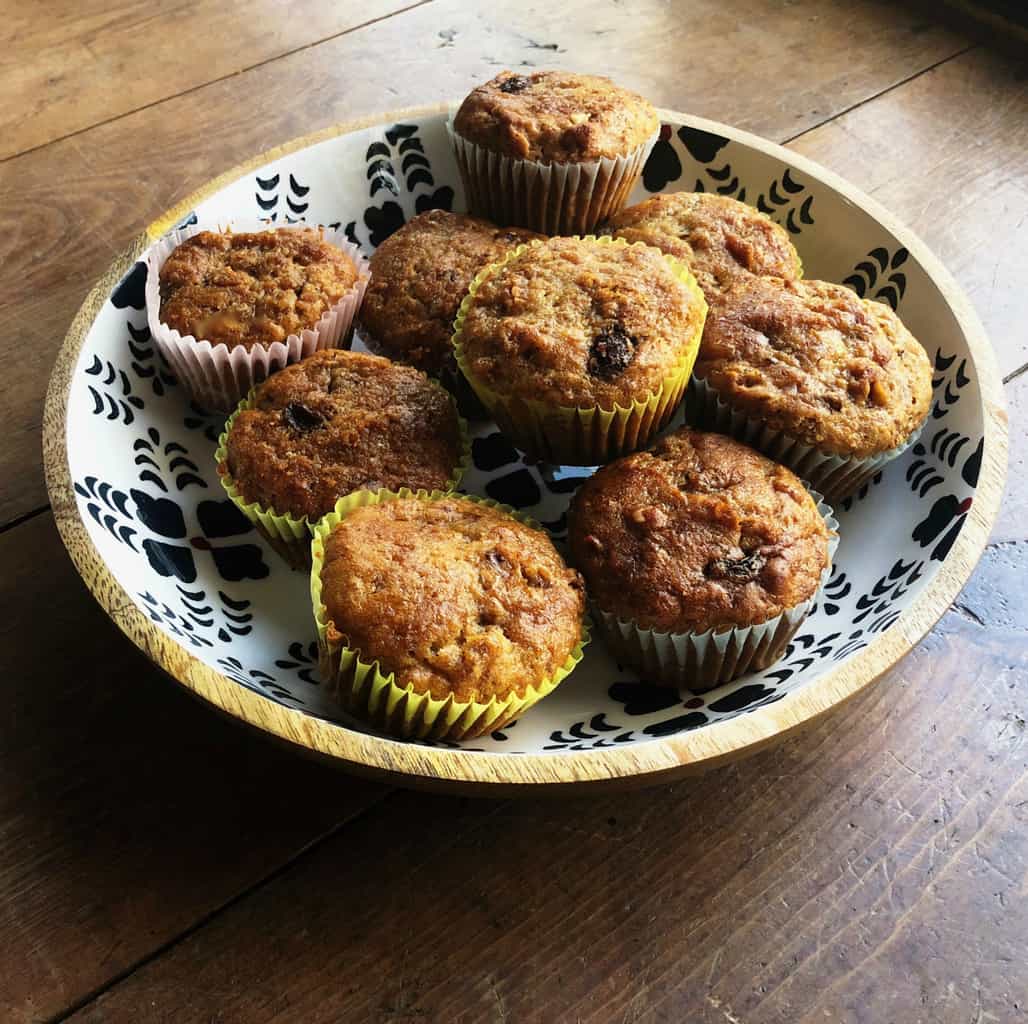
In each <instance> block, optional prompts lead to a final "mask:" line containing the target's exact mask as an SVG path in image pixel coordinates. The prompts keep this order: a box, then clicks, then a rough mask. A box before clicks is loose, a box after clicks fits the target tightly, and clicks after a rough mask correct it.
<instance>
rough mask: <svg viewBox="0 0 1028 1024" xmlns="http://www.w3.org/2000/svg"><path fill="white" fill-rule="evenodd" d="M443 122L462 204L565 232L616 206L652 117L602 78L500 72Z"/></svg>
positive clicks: (653, 129) (642, 152)
mask: <svg viewBox="0 0 1028 1024" xmlns="http://www.w3.org/2000/svg"><path fill="white" fill-rule="evenodd" d="M450 129H451V130H450V138H451V141H452V142H453V147H454V152H455V154H456V157H457V165H458V167H459V168H460V172H461V177H462V178H463V180H464V189H465V192H466V193H467V197H468V203H469V204H470V208H471V212H472V213H475V214H478V215H479V216H482V217H488V218H489V219H490V220H492V221H495V222H496V223H497V224H503V225H510V224H516V225H518V226H520V227H525V228H531V229H532V230H533V231H542V232H543V233H544V234H548V235H558V234H564V235H567V234H584V233H585V232H587V231H591V230H592V229H593V228H594V227H595V226H596V225H597V224H598V223H600V222H601V221H603V220H605V219H607V218H608V217H611V216H613V215H614V214H615V213H617V211H618V210H620V209H621V207H623V206H624V205H625V202H626V201H627V199H628V195H629V193H630V192H631V191H632V187H633V185H635V182H636V180H637V179H638V177H639V175H640V174H641V173H642V169H643V165H644V164H645V163H646V158H647V156H649V153H650V150H651V149H652V148H653V144H654V142H656V139H657V133H658V131H659V129H660V119H659V118H658V116H657V112H656V110H654V108H653V107H652V106H650V104H649V103H648V102H647V101H646V100H645V99H643V98H642V96H639V95H637V94H636V93H634V92H629V91H628V90H627V89H622V88H620V87H619V86H617V85H615V84H614V83H613V82H612V81H610V79H608V78H599V77H596V76H595V75H577V74H574V73H572V72H569V71H533V72H531V73H529V74H518V73H515V72H513V71H502V72H500V74H499V75H497V76H496V77H495V78H494V79H492V81H489V82H486V83H485V85H480V86H478V87H477V88H476V89H474V90H473V91H472V92H471V94H470V95H469V96H468V97H467V98H466V99H465V100H464V102H463V103H462V104H461V105H460V109H459V110H458V111H457V113H456V115H455V116H454V118H453V121H452V123H451V125H450Z"/></svg>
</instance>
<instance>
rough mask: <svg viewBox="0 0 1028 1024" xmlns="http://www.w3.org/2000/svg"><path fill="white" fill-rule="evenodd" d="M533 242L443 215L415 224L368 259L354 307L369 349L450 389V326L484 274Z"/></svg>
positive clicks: (514, 231)
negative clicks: (364, 286)
mask: <svg viewBox="0 0 1028 1024" xmlns="http://www.w3.org/2000/svg"><path fill="white" fill-rule="evenodd" d="M539 237H540V236H539V235H536V234H535V233H534V232H531V231H523V230H521V229H519V228H498V227H496V226H495V225H494V224H490V223H489V222H488V221H485V220H480V219H479V218H477V217H468V216H465V215H463V214H457V213H448V212H447V211H445V210H430V211H428V212H427V213H422V214H420V215H419V216H417V217H415V218H414V219H413V220H411V221H409V222H408V223H407V224H405V225H404V226H403V227H402V228H400V229H399V230H398V231H396V232H394V233H393V234H392V235H390V236H389V237H388V238H387V239H386V240H385V241H384V242H383V243H382V244H381V245H380V246H379V247H378V248H377V249H376V250H375V254H374V255H373V256H372V257H371V272H372V278H371V283H370V284H369V285H368V290H367V293H366V294H365V296H364V304H363V306H362V307H361V326H362V335H363V337H364V340H365V341H366V342H367V343H368V347H369V348H372V349H374V350H376V351H381V353H382V354H383V355H387V356H389V357H391V358H392V359H398V360H399V361H400V362H404V363H409V364H410V365H411V366H416V367H417V368H418V369H419V370H423V371H424V372H425V373H427V374H429V375H430V376H433V377H439V378H440V380H441V381H442V382H443V383H444V384H446V385H453V384H454V383H455V382H456V381H457V380H458V378H459V374H458V372H457V366H456V363H455V361H454V358H453V346H452V344H451V341H452V337H453V320H454V317H456V315H457V310H458V308H459V307H460V303H461V299H463V298H464V296H465V295H466V294H467V291H468V287H469V286H470V284H471V282H472V280H473V279H474V277H475V275H476V274H477V273H478V272H479V271H480V270H481V269H482V268H483V267H485V266H487V265H488V264H490V263H493V262H494V261H496V260H498V259H500V258H501V257H502V256H504V255H506V254H507V253H508V252H510V251H511V250H512V249H514V248H515V247H516V246H518V245H520V244H522V243H524V242H528V241H531V240H532V239H533V238H539Z"/></svg>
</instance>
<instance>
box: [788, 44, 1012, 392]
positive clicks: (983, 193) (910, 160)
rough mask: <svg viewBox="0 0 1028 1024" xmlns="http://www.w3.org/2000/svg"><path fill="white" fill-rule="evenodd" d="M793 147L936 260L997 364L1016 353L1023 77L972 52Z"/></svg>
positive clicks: (1008, 62)
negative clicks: (858, 192) (841, 179)
mask: <svg viewBox="0 0 1028 1024" xmlns="http://www.w3.org/2000/svg"><path fill="white" fill-rule="evenodd" d="M791 148H793V149H795V150H797V151H798V152H800V153H803V154H805V155H807V156H810V157H813V158H814V159H815V160H818V161H820V162H821V163H823V164H825V165H827V166H828V167H832V168H834V169H835V170H837V171H838V172H839V173H840V174H844V175H846V177H847V178H849V180H850V181H852V182H853V184H854V185H856V186H857V187H858V188H862V189H863V190H864V191H866V192H868V193H869V194H870V195H871V196H872V197H873V198H875V199H877V200H878V201H879V202H880V203H882V204H883V205H884V206H886V207H887V208H888V209H889V210H890V211H891V212H892V213H894V214H895V215H896V216H897V217H899V218H900V219H901V220H903V221H905V222H906V223H907V224H908V225H909V226H910V227H911V228H913V230H914V231H915V232H917V233H918V234H919V235H920V236H921V238H922V239H923V240H924V241H925V242H926V243H927V244H928V245H929V246H930V247H931V248H932V249H933V250H934V251H935V253H936V255H938V256H939V257H941V258H942V260H943V262H945V263H946V264H947V267H948V269H949V270H950V272H951V273H952V274H953V275H954V276H955V277H956V279H957V281H958V282H959V283H960V285H961V287H962V288H963V289H964V290H965V291H966V292H967V294H968V297H969V298H970V299H971V301H972V302H973V303H974V306H975V308H976V310H977V311H978V315H979V316H980V317H981V319H982V322H983V323H984V324H985V329H986V331H987V333H988V334H989V337H990V339H991V340H992V344H993V347H994V348H995V350H996V354H997V358H998V359H999V362H1000V369H1001V371H1002V372H1003V373H1004V374H1006V373H1010V372H1012V371H1014V370H1015V369H1017V368H1018V367H1019V366H1022V365H1023V364H1024V363H1025V362H1028V334H1026V332H1025V329H1024V324H1025V322H1026V320H1028V289H1026V288H1025V287H1024V285H1025V279H1026V268H1028V76H1026V75H1025V73H1024V64H1023V62H1022V61H1018V60H1015V59H1013V58H1000V57H997V56H996V55H995V54H993V53H989V52H988V51H986V50H974V51H972V52H970V53H966V54H962V55H961V56H959V57H956V58H955V59H954V60H951V61H947V62H946V63H945V64H942V65H941V66H940V67H937V68H935V69H934V70H932V71H928V72H926V73H925V74H923V75H921V76H920V77H918V78H916V79H914V81H912V82H909V83H907V84H906V85H904V86H902V87H900V88H898V89H895V90H893V91H892V92H890V93H888V94H886V95H884V96H880V97H879V98H878V99H876V100H875V101H874V102H873V103H870V104H867V105H866V106H862V107H859V108H857V109H856V110H853V111H851V112H850V113H848V114H844V115H843V116H841V117H839V118H837V119H836V120H834V121H832V122H830V123H829V124H826V125H823V126H822V127H820V128H817V129H815V130H814V131H812V132H809V133H807V134H806V135H804V136H803V137H802V138H800V139H797V140H796V142H795V143H793V144H792V147H791Z"/></svg>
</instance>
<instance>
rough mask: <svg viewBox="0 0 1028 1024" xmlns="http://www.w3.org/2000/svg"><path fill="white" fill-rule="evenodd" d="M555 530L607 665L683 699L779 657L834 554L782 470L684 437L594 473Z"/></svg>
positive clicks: (826, 513)
mask: <svg viewBox="0 0 1028 1024" xmlns="http://www.w3.org/2000/svg"><path fill="white" fill-rule="evenodd" d="M568 523H569V530H568V543H569V548H570V552H571V558H572V562H573V564H575V565H576V567H577V568H578V569H579V570H580V571H581V572H582V574H583V576H584V578H585V580H586V586H587V590H588V592H589V596H590V603H591V606H592V609H593V613H594V614H593V618H594V621H595V623H596V627H597V630H598V632H599V633H600V635H601V636H602V637H603V638H604V640H605V641H606V643H607V646H608V647H609V649H610V650H611V652H612V653H613V654H614V656H615V657H616V658H617V659H618V661H620V662H621V663H623V664H624V665H626V666H629V667H631V668H634V669H635V670H637V671H638V672H639V673H641V675H642V676H643V678H645V679H646V680H648V681H649V682H653V683H658V684H661V685H665V686H669V687H675V688H678V689H682V690H692V691H696V692H702V691H705V690H709V689H712V688H714V687H716V686H720V685H721V684H723V683H726V682H730V681H731V680H732V679H735V678H738V677H739V676H740V675H744V674H746V673H748V672H753V671H758V670H761V669H764V668H767V667H768V666H769V665H771V664H772V663H773V662H774V661H776V660H777V659H778V658H780V657H781V655H782V653H783V652H784V650H785V648H786V645H787V644H788V643H789V641H790V639H791V638H792V637H793V635H794V634H795V632H796V630H797V629H798V628H799V626H800V624H801V623H802V621H803V620H804V618H805V617H806V616H807V614H808V613H809V612H810V609H811V607H812V606H813V604H814V602H815V601H816V600H817V598H818V595H819V594H820V592H821V589H822V588H823V587H824V585H825V584H826V583H827V581H828V579H829V578H830V576H831V572H832V559H833V557H834V552H835V549H836V547H837V545H838V522H837V520H836V519H835V517H834V515H833V512H832V509H831V508H830V506H828V505H827V504H826V503H825V502H824V501H823V500H822V498H821V495H820V494H817V493H816V492H814V491H810V490H809V489H808V488H807V487H806V486H805V485H804V483H803V482H802V481H801V480H799V479H798V478H797V477H796V476H795V475H794V474H793V473H792V472H791V471H790V470H789V469H787V468H786V467H784V466H781V465H778V464H776V463H773V462H772V461H771V460H770V459H767V458H766V457H765V456H763V455H761V454H760V453H758V452H756V451H754V450H752V449H751V448H748V447H746V446H744V445H742V444H740V443H738V442H736V441H734V440H733V439H731V438H728V437H724V436H721V435H718V434H705V433H700V432H697V431H692V430H689V429H688V428H683V429H680V430H678V431H675V432H674V433H672V434H669V435H667V436H666V437H664V438H663V439H662V440H661V441H660V442H658V444H657V445H656V446H655V447H654V448H653V449H651V450H649V451H646V452H640V453H637V454H635V455H632V456H629V457H627V458H625V459H621V460H619V461H618V462H615V463H611V464H610V465H608V466H606V467H604V468H603V469H601V470H600V471H599V472H598V473H597V474H596V475H594V476H593V477H592V478H590V480H589V481H587V482H586V483H585V484H584V485H583V486H582V487H581V488H580V489H579V491H578V493H577V494H576V496H575V499H574V502H573V503H572V506H571V509H570V511H569V515H568Z"/></svg>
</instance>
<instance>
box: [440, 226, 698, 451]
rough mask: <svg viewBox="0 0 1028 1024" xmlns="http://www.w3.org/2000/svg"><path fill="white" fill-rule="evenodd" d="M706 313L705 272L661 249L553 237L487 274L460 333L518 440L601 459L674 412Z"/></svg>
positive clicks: (641, 440) (459, 345)
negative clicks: (701, 284) (701, 275)
mask: <svg viewBox="0 0 1028 1024" xmlns="http://www.w3.org/2000/svg"><path fill="white" fill-rule="evenodd" d="M705 315H706V303H705V302H704V300H703V296H702V294H701V292H700V290H699V288H698V287H697V285H696V282H695V280H694V279H693V278H692V276H691V275H690V274H689V272H688V271H687V270H686V269H685V268H684V267H682V266H681V264H678V263H677V262H676V261H674V260H672V259H671V258H669V257H666V256H664V255H663V254H662V253H661V252H659V251H658V250H657V249H653V248H651V247H648V246H643V245H631V246H630V245H627V244H626V243H623V242H617V241H612V240H610V239H595V238H553V239H550V240H548V241H546V242H540V243H534V244H532V245H530V246H528V247H527V248H525V249H523V250H521V251H519V252H516V253H515V254H514V255H512V256H510V257H508V258H507V259H506V260H504V261H503V262H501V263H499V264H496V265H494V266H493V267H491V268H489V269H488V270H487V271H485V272H483V274H482V275H480V276H479V278H478V280H477V281H476V282H475V284H474V285H473V287H472V291H471V293H470V294H469V296H468V298H467V299H466V300H465V301H464V303H463V304H462V306H461V312H460V315H459V316H458V322H457V332H456V334H455V337H454V341H455V346H456V352H457V359H458V362H459V364H460V367H461V370H462V371H463V373H464V375H465V376H466V377H467V379H468V381H469V382H470V384H471V386H472V387H473V388H474V389H475V391H476V393H477V394H478V396H479V398H480V399H481V401H482V403H483V404H484V405H485V406H486V407H487V408H488V409H489V410H490V412H491V413H492V414H493V416H494V417H495V419H496V421H497V423H499V424H500V426H501V428H502V429H503V430H504V431H506V432H507V433H509V434H510V436H511V438H512V439H513V440H514V441H515V443H517V444H518V445H519V446H520V447H521V448H523V449H525V450H526V451H528V452H530V453H531V454H533V455H535V456H536V457H538V458H543V459H546V460H547V461H551V462H566V463H570V464H578V465H592V464H595V463H597V462H605V461H608V460H609V459H611V458H614V457H616V456H617V455H619V454H623V453H624V452H626V451H632V450H634V449H636V448H639V447H642V446H644V445H645V444H646V443H647V442H648V440H649V438H650V437H652V435H653V434H654V433H655V432H656V431H657V430H658V429H660V427H661V426H662V425H663V423H664V422H666V420H667V419H668V417H670V415H671V413H672V412H673V411H674V407H675V405H676V404H677V402H678V399H679V398H680V396H681V392H682V390H683V388H684V385H685V382H686V379H687V376H688V373H689V368H690V366H691V363H692V360H693V358H694V356H695V352H696V346H697V344H698V340H699V335H700V333H701V331H702V328H703V321H704V317H705Z"/></svg>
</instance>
